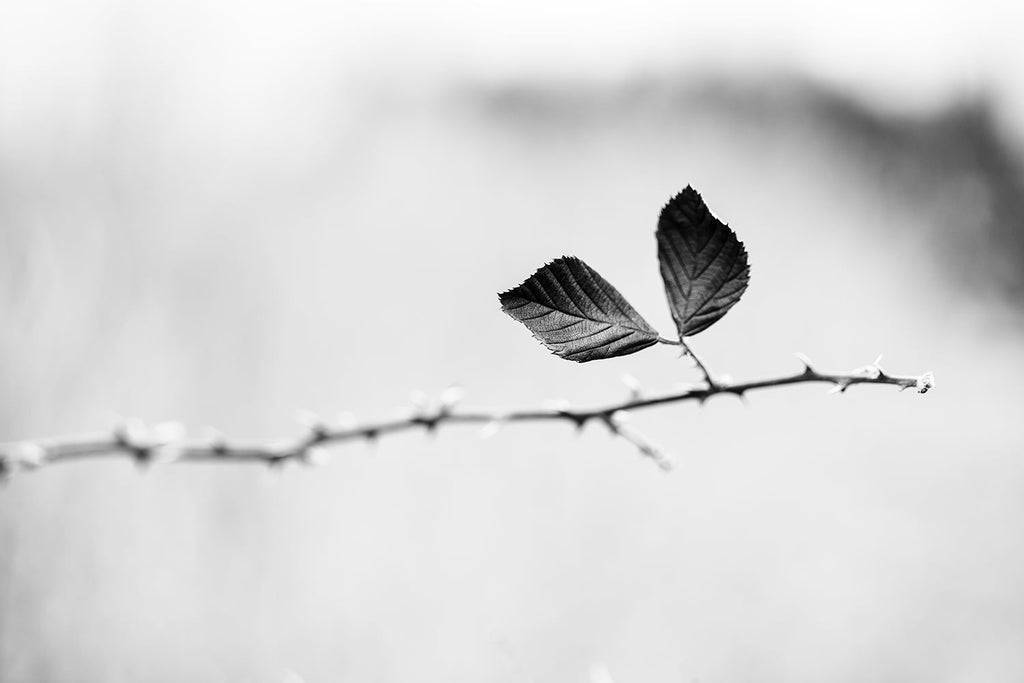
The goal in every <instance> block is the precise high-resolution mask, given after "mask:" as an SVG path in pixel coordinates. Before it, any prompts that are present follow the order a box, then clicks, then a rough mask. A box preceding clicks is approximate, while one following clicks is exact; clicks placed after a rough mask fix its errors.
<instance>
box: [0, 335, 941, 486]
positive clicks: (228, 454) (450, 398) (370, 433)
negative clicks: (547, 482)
mask: <svg viewBox="0 0 1024 683" xmlns="http://www.w3.org/2000/svg"><path fill="white" fill-rule="evenodd" d="M687 352H688V354H689V355H691V356H692V355H693V354H692V352H689V351H688V349H687ZM693 357H694V359H695V360H696V357H695V356H693ZM797 357H798V358H799V359H800V361H801V363H803V366H804V369H803V370H802V371H801V372H798V373H796V374H793V375H786V376H783V377H776V378H771V379H762V380H754V381H750V382H739V383H732V382H725V381H722V380H714V381H712V379H711V376H710V374H709V373H708V371H707V369H706V367H705V366H704V364H703V363H701V362H700V361H697V362H698V367H699V368H700V370H701V372H702V373H703V374H704V379H705V384H704V385H703V386H696V387H691V388H687V389H682V390H678V391H674V392H670V393H665V394H661V395H657V396H648V397H645V396H643V395H642V394H641V393H640V391H639V388H638V387H637V386H636V385H635V380H634V381H633V384H632V385H631V394H630V396H629V398H628V399H626V400H624V401H621V402H619V403H615V404H611V405H606V406H603V407H597V408H585V409H573V408H571V407H570V406H568V405H559V406H556V407H551V408H544V409H540V410H521V411H512V412H504V413H502V412H484V411H457V410H456V409H455V406H456V404H457V403H458V401H459V399H461V391H460V390H458V389H456V388H450V389H448V390H446V391H445V392H444V393H443V394H442V395H441V397H440V399H439V400H438V401H437V402H436V403H435V404H434V405H421V406H420V407H419V409H418V410H417V411H416V412H415V413H414V414H412V415H410V416H409V417H404V418H400V419H393V420H387V421H381V422H376V423H369V424H363V425H356V424H343V425H335V426H329V425H327V424H326V423H324V422H323V421H321V420H319V419H316V418H310V419H307V420H305V421H304V422H305V424H306V426H307V427H308V431H307V432H306V434H305V435H303V436H302V437H301V438H299V439H298V440H297V441H295V442H291V443H285V444H255V445H245V444H242V443H232V442H229V441H227V439H225V438H224V437H222V436H215V437H212V438H207V439H203V440H185V439H183V438H182V435H181V431H182V430H181V427H180V426H178V425H176V424H174V423H165V424H162V425H157V426H155V427H153V428H147V427H146V426H145V425H143V424H142V423H140V422H137V421H131V420H130V421H127V422H125V423H123V424H121V425H119V426H118V427H117V428H115V429H114V430H113V432H112V433H108V434H101V435H98V436H86V437H77V438H76V437H63V438H49V439H40V440H31V441H20V442H14V443H7V444H0V477H4V476H8V475H10V474H11V473H13V472H14V471H16V470H22V469H34V468H37V467H41V466H43V465H49V464H54V463H58V462H68V461H73V460H79V459H82V458H90V457H95V456H109V455H113V456H125V455H126V456H128V457H130V458H132V459H134V460H135V461H136V462H138V463H139V464H147V463H150V462H154V461H159V462H204V461H205V462H258V463H264V464H267V465H270V466H278V465H282V464H284V463H285V462H288V461H296V462H300V463H304V464H310V465H311V464H316V463H318V462H320V461H321V460H322V459H323V455H324V453H323V448H324V447H325V446H328V445H333V444H340V443H343V442H346V441H367V442H371V441H376V440H377V439H379V438H380V437H382V436H386V435H388V434H395V433H397V432H403V431H408V430H411V429H424V430H426V431H428V432H433V431H435V430H436V429H437V428H438V427H440V426H441V425H443V424H453V425H454V424H464V425H468V424H479V425H484V428H483V429H482V430H481V435H484V436H486V435H489V434H492V433H493V432H495V431H497V429H498V428H500V426H501V425H503V424H505V423H510V422H540V421H565V422H568V423H570V424H572V425H574V426H575V427H577V428H582V427H584V426H585V425H586V424H587V423H589V422H598V423H601V424H603V425H604V426H605V427H606V428H607V429H608V430H609V432H610V433H611V434H613V435H614V436H618V437H621V438H623V439H624V440H626V441H628V442H629V443H631V444H633V445H634V446H636V448H637V449H638V450H639V452H640V453H641V455H643V456H645V457H648V458H650V459H651V460H653V461H654V462H655V463H656V464H657V465H658V466H659V467H661V468H662V469H664V470H669V469H671V458H670V456H669V455H668V454H667V453H665V452H664V451H662V450H661V449H660V448H659V447H658V446H656V445H654V444H653V443H651V442H650V441H648V440H647V439H646V438H645V437H644V436H642V435H641V434H640V433H639V432H637V431H636V430H635V429H633V428H632V427H630V426H629V425H628V424H626V421H627V417H628V414H629V412H630V411H632V410H638V409H641V408H649V407H652V406H658V405H664V404H668V403H681V402H683V401H699V402H701V403H703V402H704V401H706V400H707V399H708V398H710V397H712V396H714V395H716V394H733V395H735V396H739V397H743V396H744V395H745V394H746V393H747V392H748V391H753V390H755V389H767V388H769V387H781V386H786V385H789V384H804V383H809V382H824V383H827V384H831V385H833V388H832V392H839V393H841V392H845V391H846V390H847V389H848V388H850V387H851V386H853V385H855V384H891V385H894V386H897V387H899V388H900V390H901V391H902V390H905V389H914V390H916V391H917V392H918V393H921V394H923V393H925V392H927V391H928V390H930V389H931V388H932V387H933V386H934V385H935V379H934V377H933V376H932V373H930V372H926V373H924V374H923V375H919V376H901V375H890V374H888V373H887V372H885V371H884V370H882V368H881V367H880V366H879V361H880V360H881V357H879V359H878V360H876V361H875V362H874V363H873V364H871V365H868V366H865V367H863V368H859V369H857V370H853V371H851V372H848V373H823V372H819V371H817V370H815V369H814V367H813V366H812V365H811V362H810V361H809V360H808V359H807V358H806V357H805V356H802V355H800V354H797ZM627 384H629V382H627Z"/></svg>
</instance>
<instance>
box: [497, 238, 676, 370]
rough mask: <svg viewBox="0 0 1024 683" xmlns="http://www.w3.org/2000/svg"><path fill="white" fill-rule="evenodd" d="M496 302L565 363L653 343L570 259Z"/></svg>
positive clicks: (640, 322)
mask: <svg viewBox="0 0 1024 683" xmlns="http://www.w3.org/2000/svg"><path fill="white" fill-rule="evenodd" d="M498 298H499V299H500V300H501V309H502V310H503V311H505V312H506V313H508V314H509V315H510V316H512V317H513V318H515V319H516V320H518V321H519V322H521V323H523V324H524V325H526V327H528V328H529V329H530V332H533V336H534V337H536V338H537V339H539V340H540V341H541V342H543V343H544V345H545V346H547V347H548V348H549V349H551V350H552V351H553V352H555V354H557V355H559V356H561V357H562V358H566V359H568V360H574V361H577V362H579V363H584V362H586V361H589V360H598V359H601V358H613V357H615V356H625V355H626V354H629V353H634V352H636V351H639V350H640V349H645V348H647V347H648V346H651V345H652V344H656V343H657V342H658V333H657V331H655V329H654V328H653V327H651V326H650V325H649V324H648V323H647V321H646V320H644V319H643V318H641V317H640V314H639V313H637V312H636V311H635V310H634V309H633V307H632V306H630V305H629V302H628V301H626V300H625V299H624V298H623V296H622V295H621V294H619V292H618V290H616V289H615V288H614V287H612V286H611V285H610V284H609V283H608V281H607V280H605V279H604V278H603V277H601V276H600V275H598V274H597V271H595V270H594V269H593V268H591V267H590V266H588V265H587V264H586V263H584V262H583V261H581V260H579V259H578V258H576V257H574V256H563V257H562V258H560V259H556V260H555V261H553V262H552V263H549V264H548V265H546V266H544V267H543V268H540V269H538V270H537V272H536V273H534V274H533V275H532V276H531V277H530V278H529V279H528V280H527V281H526V282H524V283H523V284H521V285H519V286H518V287H515V288H514V289H510V290H509V291H507V292H503V293H502V294H499V295H498Z"/></svg>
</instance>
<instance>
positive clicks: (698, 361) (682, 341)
mask: <svg viewBox="0 0 1024 683" xmlns="http://www.w3.org/2000/svg"><path fill="white" fill-rule="evenodd" d="M679 345H680V346H682V347H683V355H686V356H689V357H690V358H692V359H693V362H694V363H696V365H697V368H698V369H699V370H700V371H701V373H702V374H703V375H704V381H705V382H707V383H708V388H710V389H715V388H717V387H718V385H717V384H715V381H714V380H713V379H711V373H710V372H708V368H707V366H706V365H704V361H702V360H701V359H700V356H698V355H697V354H696V353H694V352H693V349H691V348H690V347H689V345H688V344H687V343H686V340H685V339H683V338H682V337H680V339H679Z"/></svg>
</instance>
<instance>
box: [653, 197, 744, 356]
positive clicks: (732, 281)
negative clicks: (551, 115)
mask: <svg viewBox="0 0 1024 683" xmlns="http://www.w3.org/2000/svg"><path fill="white" fill-rule="evenodd" d="M658 260H659V261H660V262H661V279H662V280H664V281H665V293H666V294H667V295H668V302H669V306H670V307H671V309H672V318H673V319H674V320H675V321H676V328H678V330H679V338H680V339H682V338H683V337H689V336H692V335H695V334H697V333H698V332H702V331H704V330H706V329H707V328H708V327H710V326H711V325H713V324H714V323H715V322H716V321H717V320H718V319H719V318H721V317H722V316H723V315H725V314H726V313H727V312H728V310H729V309H730V308H732V307H733V305H734V304H735V303H736V302H737V301H739V300H740V297H741V296H743V292H744V291H745V290H746V289H747V281H748V280H749V279H750V267H749V266H748V265H747V250H746V249H745V248H744V247H743V243H742V242H740V241H739V240H738V239H737V238H736V233H734V232H733V231H732V230H730V229H729V226H727V225H725V224H724V223H722V222H721V221H720V220H718V219H717V218H715V217H714V216H712V215H711V212H710V211H708V207H707V205H705V204H704V200H703V199H701V197H700V194H699V193H698V192H697V191H696V190H694V189H693V188H692V187H690V186H689V185H687V186H686V189H685V190H683V191H682V192H680V193H679V194H677V195H676V196H675V197H673V198H672V200H671V201H669V203H668V204H666V205H665V208H664V209H662V210H661V216H660V218H658Z"/></svg>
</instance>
